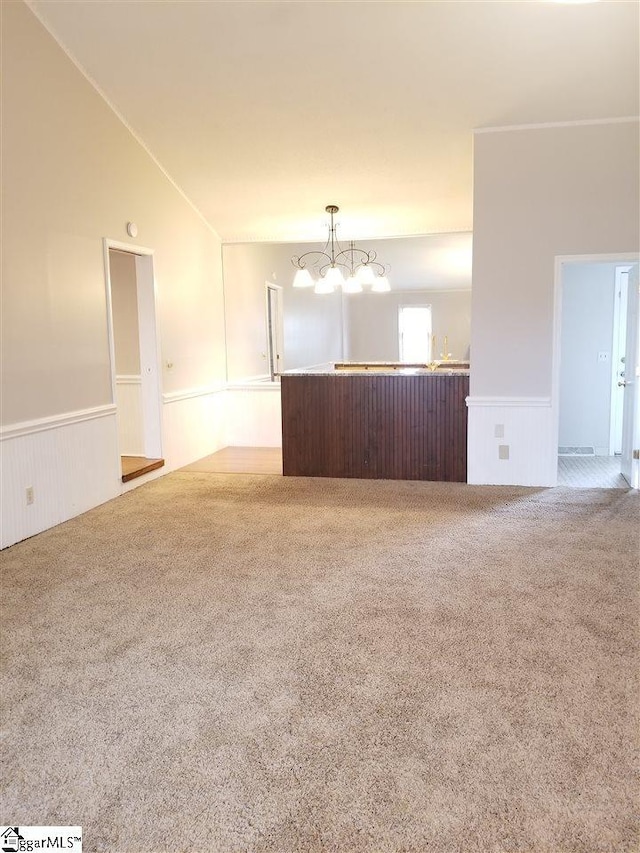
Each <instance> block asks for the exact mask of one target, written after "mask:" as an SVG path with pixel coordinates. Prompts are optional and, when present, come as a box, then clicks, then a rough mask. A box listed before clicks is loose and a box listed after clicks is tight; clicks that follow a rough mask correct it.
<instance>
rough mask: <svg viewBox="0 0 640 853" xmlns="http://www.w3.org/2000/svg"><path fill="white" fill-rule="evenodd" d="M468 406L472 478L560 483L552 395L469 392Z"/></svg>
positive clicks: (518, 483)
mask: <svg viewBox="0 0 640 853" xmlns="http://www.w3.org/2000/svg"><path fill="white" fill-rule="evenodd" d="M467 406H468V408H469V433H468V482H469V483H473V484H475V485H504V486H506V485H510V486H555V485H556V480H557V448H556V447H555V439H554V422H553V417H552V412H553V410H552V407H551V399H550V398H548V397H495V398H489V397H468V398H467ZM501 433H502V435H501ZM501 456H502V457H503V458H501ZM504 457H507V458H504Z"/></svg>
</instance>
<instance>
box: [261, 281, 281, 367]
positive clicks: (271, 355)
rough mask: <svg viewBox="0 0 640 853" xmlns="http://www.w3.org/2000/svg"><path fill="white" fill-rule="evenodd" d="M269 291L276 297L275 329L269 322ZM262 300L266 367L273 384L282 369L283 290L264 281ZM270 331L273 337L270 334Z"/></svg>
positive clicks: (277, 285)
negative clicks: (263, 306) (263, 302)
mask: <svg viewBox="0 0 640 853" xmlns="http://www.w3.org/2000/svg"><path fill="white" fill-rule="evenodd" d="M269 291H273V292H274V293H275V295H276V306H277V312H278V316H277V320H276V324H275V328H274V325H273V323H271V322H270V321H271V319H272V318H271V303H270V298H269ZM264 298H265V324H266V332H267V366H268V368H269V379H270V380H271V381H272V382H274V381H275V378H276V375H277V374H278V373H281V372H282V370H283V367H284V288H283V287H282V285H280V284H274V283H273V282H272V281H265V283H264ZM272 331H273V332H274V333H275V335H274V334H272ZM274 336H275V340H274ZM274 344H275V352H274ZM278 350H280V352H278Z"/></svg>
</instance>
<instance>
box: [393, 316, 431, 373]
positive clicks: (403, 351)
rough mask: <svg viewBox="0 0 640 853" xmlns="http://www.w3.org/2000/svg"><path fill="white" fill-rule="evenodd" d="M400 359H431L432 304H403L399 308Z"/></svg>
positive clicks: (418, 360) (422, 360)
mask: <svg viewBox="0 0 640 853" xmlns="http://www.w3.org/2000/svg"><path fill="white" fill-rule="evenodd" d="M398 332H399V335H398V337H399V343H400V361H406V362H428V361H431V306H430V305H401V306H400V307H399V308H398Z"/></svg>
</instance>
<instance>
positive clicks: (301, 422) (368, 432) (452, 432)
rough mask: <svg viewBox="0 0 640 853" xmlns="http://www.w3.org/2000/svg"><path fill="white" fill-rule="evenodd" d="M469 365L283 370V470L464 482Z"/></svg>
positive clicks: (302, 473)
mask: <svg viewBox="0 0 640 853" xmlns="http://www.w3.org/2000/svg"><path fill="white" fill-rule="evenodd" d="M465 367H467V365H464V366H463V369H460V365H451V366H447V365H445V364H443V365H441V366H440V367H438V368H437V369H435V370H430V369H428V368H427V367H426V366H423V367H415V366H414V367H411V368H408V367H404V366H401V365H388V366H385V365H380V364H375V365H368V366H364V365H358V366H355V365H354V366H353V369H350V366H349V365H344V364H341V365H334V364H330V365H323V366H321V367H318V368H310V369H308V370H299V371H289V372H286V373H284V374H282V375H281V377H280V380H281V387H282V457H283V473H284V475H285V476H303V477H360V478H365V479H383V480H445V481H449V482H460V483H462V482H466V480H467V407H466V397H467V395H468V394H469V371H468V370H467V369H464V368H465ZM372 368H373V369H372ZM456 368H458V369H456Z"/></svg>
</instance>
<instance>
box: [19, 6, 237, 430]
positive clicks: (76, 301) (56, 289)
mask: <svg viewBox="0 0 640 853" xmlns="http://www.w3.org/2000/svg"><path fill="white" fill-rule="evenodd" d="M2 39H3V44H2V48H3V91H2V96H3V122H2V143H3V165H4V169H3V187H2V193H3V235H2V236H3V247H4V251H3V258H2V275H3V312H2V365H3V406H2V422H3V424H11V423H16V422H22V421H27V420H31V419H36V418H41V417H45V416H48V415H54V414H58V413H64V412H70V411H74V410H78V409H83V408H88V407H92V406H99V405H103V404H106V403H109V402H111V384H110V365H109V346H108V337H107V312H106V295H105V274H104V260H103V244H102V238H103V237H109V238H111V239H114V240H120V241H123V242H134V243H136V244H138V245H141V246H145V247H148V248H150V249H153V250H154V268H155V276H156V287H157V305H158V322H159V336H160V341H161V346H162V356H163V361H164V362H165V364H166V362H167V361H171V362H172V363H173V365H174V367H173V369H172V370H171V371H166V370H165V373H164V377H163V390H164V391H173V390H180V389H183V388H193V387H198V386H201V385H206V384H208V383H211V382H212V381H215V380H217V379H223V378H224V374H225V349H224V318H223V295H222V280H221V258H220V242H219V240H218V239H217V237H216V236H215V235H214V233H213V232H212V231H211V230H210V229H209V228H208V227H207V226H206V225H205V224H204V223H203V221H202V220H201V219H200V217H199V216H198V215H197V214H196V212H195V211H194V210H193V208H192V207H191V206H190V205H189V204H188V203H187V202H186V201H185V199H184V198H183V197H182V195H181V194H180V193H179V192H178V191H177V190H176V189H175V187H174V186H173V185H172V184H171V183H170V181H169V180H168V179H167V178H166V177H165V176H164V175H163V174H162V172H161V171H160V170H159V169H158V167H157V166H156V165H155V163H154V162H153V161H152V160H151V158H150V157H149V156H148V154H147V153H146V152H145V151H144V150H143V148H142V147H141V146H140V145H139V144H138V143H137V142H136V141H135V139H134V138H133V137H132V136H131V134H130V133H129V131H128V130H127V129H126V128H125V127H124V126H123V125H122V123H121V122H120V121H119V120H118V118H117V117H116V116H115V115H114V113H113V112H112V110H110V109H109V107H108V106H107V105H106V104H105V102H104V100H103V99H102V98H101V97H100V96H99V95H98V94H97V93H96V91H95V90H94V89H93V88H92V86H91V85H90V84H89V83H88V82H87V81H86V79H85V78H84V77H83V76H82V75H81V73H80V72H79V71H78V69H77V68H76V67H75V66H74V65H73V64H72V62H71V61H70V60H69V59H68V57H67V56H66V55H65V54H64V53H63V51H62V50H61V49H60V47H59V46H58V45H57V44H56V43H55V41H54V40H53V39H52V38H51V36H50V35H49V34H48V33H47V32H46V31H45V30H44V28H43V27H42V26H41V25H40V23H39V22H38V21H37V19H36V18H35V17H34V16H33V14H32V13H31V12H30V11H29V9H28V8H27V6H25V5H24V4H23V3H22V2H13V3H5V4H3V32H2ZM129 220H133V221H135V222H136V224H137V225H138V229H139V233H138V236H137V238H136V239H135V241H131V240H129V238H128V237H127V235H126V231H125V227H126V223H127V221H129Z"/></svg>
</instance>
